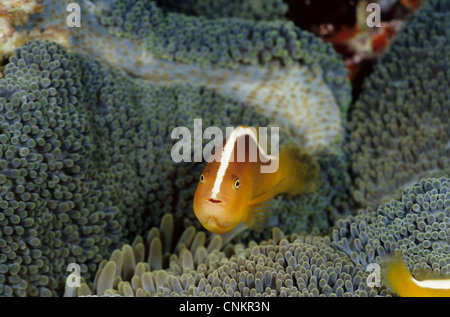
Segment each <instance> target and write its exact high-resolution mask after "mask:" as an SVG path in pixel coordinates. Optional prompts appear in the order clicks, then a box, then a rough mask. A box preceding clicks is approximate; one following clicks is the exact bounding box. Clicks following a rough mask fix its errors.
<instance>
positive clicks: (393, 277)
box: [380, 251, 450, 297]
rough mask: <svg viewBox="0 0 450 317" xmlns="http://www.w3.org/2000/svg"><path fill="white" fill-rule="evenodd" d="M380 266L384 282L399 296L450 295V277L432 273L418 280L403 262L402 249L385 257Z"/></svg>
mask: <svg viewBox="0 0 450 317" xmlns="http://www.w3.org/2000/svg"><path fill="white" fill-rule="evenodd" d="M380 266H381V269H382V271H381V277H382V278H383V280H384V282H385V283H386V284H387V285H388V286H389V287H390V288H391V289H392V290H393V291H394V292H395V293H397V295H399V296H403V297H450V278H440V277H441V276H439V277H438V276H433V275H435V273H431V275H432V276H431V278H430V279H427V280H421V281H419V280H416V279H415V278H414V277H413V276H412V275H411V273H410V272H409V270H408V268H407V267H406V265H405V263H404V262H403V259H402V254H401V251H397V252H396V253H395V254H394V255H390V256H387V257H386V258H384V259H383V260H382V261H381V262H380ZM438 278H439V279H438Z"/></svg>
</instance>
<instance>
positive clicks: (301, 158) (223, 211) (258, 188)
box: [194, 126, 318, 234]
mask: <svg viewBox="0 0 450 317" xmlns="http://www.w3.org/2000/svg"><path fill="white" fill-rule="evenodd" d="M240 138H245V143H244V145H245V159H242V156H241V157H240V158H241V159H240V160H238V158H239V156H238V150H237V149H238V144H242V141H240V142H238V140H239V139H240ZM252 142H253V143H252ZM250 146H253V147H252V148H251V147H250ZM249 149H256V150H257V155H256V157H257V159H254V158H253V159H251V156H250V155H249V153H250V150H249ZM261 158H262V159H261ZM273 163H276V164H273ZM270 164H273V165H275V166H277V167H278V169H277V170H276V171H274V172H271V173H262V172H261V170H262V168H263V167H264V166H266V167H267V166H269V165H270ZM317 173H318V165H317V163H315V162H314V161H313V160H312V158H311V157H310V156H309V155H308V154H306V153H305V152H301V151H300V149H299V148H298V147H296V146H294V145H292V144H288V145H286V146H285V147H284V148H283V149H282V150H281V152H280V153H279V156H278V157H275V156H273V155H272V156H271V155H268V154H267V153H266V152H265V151H264V149H263V148H262V147H261V146H260V144H259V141H258V137H257V133H256V128H249V127H245V126H240V127H238V128H236V129H235V130H234V131H233V132H232V133H231V134H230V136H229V138H228V139H227V140H226V141H225V142H224V144H223V145H222V146H219V147H217V148H216V150H215V153H214V160H213V161H211V162H210V163H208V164H207V165H206V167H205V169H204V171H203V173H202V174H201V175H200V179H199V182H198V185H197V190H196V192H195V197H194V212H195V215H196V216H197V219H198V220H199V221H200V223H201V224H202V225H203V226H204V227H205V228H206V229H208V230H209V231H211V232H213V233H217V234H224V233H227V232H229V231H230V230H232V229H233V228H235V227H236V226H237V225H238V224H240V226H242V224H241V222H244V223H245V225H246V226H247V227H250V228H252V229H255V230H261V229H262V228H263V226H264V222H265V220H266V218H267V214H268V207H269V206H270V200H271V198H273V197H274V196H276V195H278V194H282V193H285V194H288V195H298V194H301V193H309V192H312V191H314V189H315V178H316V175H317ZM244 228H246V227H245V226H244Z"/></svg>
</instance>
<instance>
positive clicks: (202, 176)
mask: <svg viewBox="0 0 450 317" xmlns="http://www.w3.org/2000/svg"><path fill="white" fill-rule="evenodd" d="M205 182H206V176H205V174H204V173H202V175H200V183H202V184H204V183H205Z"/></svg>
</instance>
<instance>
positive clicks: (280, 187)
mask: <svg viewBox="0 0 450 317" xmlns="http://www.w3.org/2000/svg"><path fill="white" fill-rule="evenodd" d="M287 183H288V180H287V179H286V178H284V179H282V180H281V181H279V182H278V183H277V184H276V185H275V186H273V187H272V188H271V189H270V190H268V191H266V192H265V193H264V194H261V195H259V196H257V197H255V198H253V199H252V200H250V201H249V202H248V205H249V206H250V208H253V207H256V206H259V205H261V204H263V203H264V202H266V201H269V200H271V199H272V198H273V197H275V196H276V195H278V194H281V193H283V192H284V190H285V188H286V185H287Z"/></svg>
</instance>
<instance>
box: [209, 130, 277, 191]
mask: <svg viewBox="0 0 450 317" xmlns="http://www.w3.org/2000/svg"><path fill="white" fill-rule="evenodd" d="M244 135H249V136H250V137H251V138H252V139H253V141H254V142H256V144H257V147H258V150H259V151H260V152H261V153H262V155H264V156H265V157H266V158H267V159H275V157H274V156H271V155H268V154H267V152H266V151H264V149H262V148H261V147H260V144H259V143H258V138H257V136H256V129H254V128H244V127H242V126H240V127H237V128H236V129H235V130H234V131H233V132H231V134H230V136H229V138H228V140H227V142H226V143H225V147H224V149H223V151H222V155H221V158H220V166H219V169H218V171H217V175H216V179H215V181H214V186H213V189H212V192H211V198H212V199H216V198H217V194H218V193H219V192H220V186H221V185H222V182H223V179H224V177H225V173H226V171H227V169H228V166H229V164H230V162H231V158H232V154H233V149H234V145H235V143H236V141H237V140H238V138H239V137H241V136H244Z"/></svg>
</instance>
